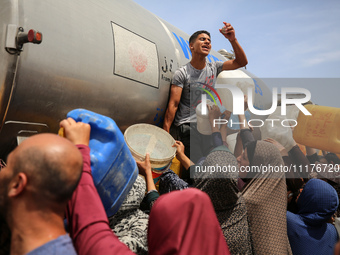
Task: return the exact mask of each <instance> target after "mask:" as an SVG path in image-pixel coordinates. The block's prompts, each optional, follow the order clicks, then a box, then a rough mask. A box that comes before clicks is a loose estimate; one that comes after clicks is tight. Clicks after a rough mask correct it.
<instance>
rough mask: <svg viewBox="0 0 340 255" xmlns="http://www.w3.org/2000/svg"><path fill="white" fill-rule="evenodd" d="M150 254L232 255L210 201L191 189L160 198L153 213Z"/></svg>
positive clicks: (207, 197)
mask: <svg viewBox="0 0 340 255" xmlns="http://www.w3.org/2000/svg"><path fill="white" fill-rule="evenodd" d="M148 243H149V254H150V255H155V254H160V255H161V254H183V255H190V254H193V255H194V254H195V255H197V254H219V255H223V254H230V252H229V249H228V246H227V243H226V241H225V239H224V236H223V234H222V230H221V227H220V224H219V223H218V220H217V217H216V214H215V211H214V208H213V205H212V203H211V201H210V198H209V196H208V195H207V194H205V193H204V192H202V191H200V190H198V189H194V188H189V189H186V190H180V191H172V192H170V193H168V194H165V195H162V196H160V197H159V198H158V200H157V201H156V202H155V204H154V205H153V207H152V209H151V213H150V218H149V229H148Z"/></svg>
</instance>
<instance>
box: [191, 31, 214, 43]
mask: <svg viewBox="0 0 340 255" xmlns="http://www.w3.org/2000/svg"><path fill="white" fill-rule="evenodd" d="M200 34H206V35H208V36H209V37H210V33H209V32H208V31H205V30H199V31H196V32H195V33H193V34H192V35H191V36H190V38H189V44H190V43H193V42H194V41H195V40H196V39H197V37H198V36H199V35H200Z"/></svg>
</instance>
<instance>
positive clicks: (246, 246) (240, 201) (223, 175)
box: [194, 146, 253, 254]
mask: <svg viewBox="0 0 340 255" xmlns="http://www.w3.org/2000/svg"><path fill="white" fill-rule="evenodd" d="M225 148H226V147H224V146H220V147H217V148H216V149H214V150H213V151H212V152H211V153H210V154H209V155H208V156H207V158H206V159H205V161H204V162H203V166H202V170H204V169H207V168H208V167H212V166H215V167H216V166H220V167H223V166H226V167H228V166H229V169H231V167H233V169H236V172H223V171H221V172H217V173H216V172H215V173H213V174H210V173H208V172H205V173H204V172H201V173H195V175H194V176H195V178H194V187H196V188H198V189H200V190H202V191H204V192H206V193H207V194H208V195H209V197H210V199H211V201H212V203H213V206H214V209H215V212H216V215H217V219H218V221H219V223H220V225H221V228H222V231H223V235H224V237H225V239H226V242H227V244H228V246H229V250H230V253H231V254H253V253H252V241H251V235H250V230H249V226H248V216H247V210H246V206H245V201H244V198H243V197H242V195H241V193H239V191H238V188H237V176H238V165H237V160H236V158H235V156H234V155H233V154H232V153H231V152H229V151H228V150H226V149H225ZM224 169H226V168H224Z"/></svg>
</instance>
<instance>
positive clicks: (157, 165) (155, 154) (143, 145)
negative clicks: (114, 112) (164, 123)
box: [124, 124, 176, 173]
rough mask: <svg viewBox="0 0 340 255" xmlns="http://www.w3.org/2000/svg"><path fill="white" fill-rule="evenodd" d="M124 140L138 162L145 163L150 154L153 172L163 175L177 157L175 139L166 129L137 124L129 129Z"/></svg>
mask: <svg viewBox="0 0 340 255" xmlns="http://www.w3.org/2000/svg"><path fill="white" fill-rule="evenodd" d="M124 139H125V142H126V144H127V146H128V148H129V149H130V151H131V154H132V156H133V157H134V158H135V160H137V161H143V160H144V159H145V155H146V153H149V154H150V163H151V168H152V171H154V172H155V173H162V172H164V171H166V170H168V169H169V168H170V165H171V161H172V159H173V158H174V157H175V154H176V147H172V145H173V144H174V143H175V140H174V139H173V137H172V136H171V135H170V134H169V133H168V132H166V131H165V130H164V129H161V128H159V127H156V126H154V125H150V124H135V125H132V126H130V127H128V128H127V129H126V130H125V133H124Z"/></svg>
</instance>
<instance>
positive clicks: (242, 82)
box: [216, 70, 255, 112]
mask: <svg viewBox="0 0 340 255" xmlns="http://www.w3.org/2000/svg"><path fill="white" fill-rule="evenodd" d="M216 84H227V85H233V86H236V87H238V88H240V89H241V90H242V92H243V94H244V95H248V88H252V91H253V93H252V99H253V102H254V99H255V83H254V81H253V79H252V78H251V77H250V76H248V75H247V74H246V73H244V72H242V71H241V70H232V71H224V72H221V73H220V74H219V75H218V77H217V80H216ZM216 91H217V93H218V95H219V96H220V98H221V101H222V105H223V106H224V107H225V108H226V109H227V110H228V111H230V112H233V96H232V94H231V92H230V90H229V89H226V88H216Z"/></svg>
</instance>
